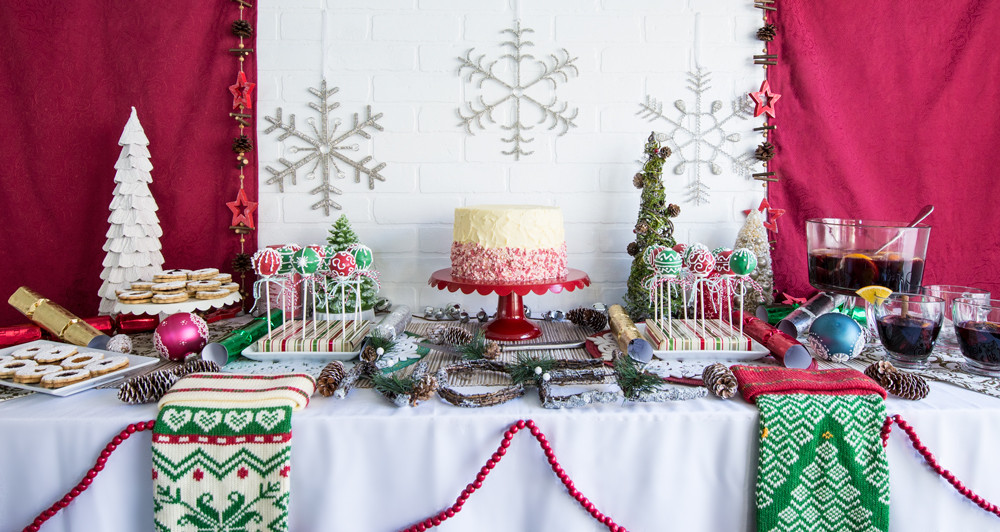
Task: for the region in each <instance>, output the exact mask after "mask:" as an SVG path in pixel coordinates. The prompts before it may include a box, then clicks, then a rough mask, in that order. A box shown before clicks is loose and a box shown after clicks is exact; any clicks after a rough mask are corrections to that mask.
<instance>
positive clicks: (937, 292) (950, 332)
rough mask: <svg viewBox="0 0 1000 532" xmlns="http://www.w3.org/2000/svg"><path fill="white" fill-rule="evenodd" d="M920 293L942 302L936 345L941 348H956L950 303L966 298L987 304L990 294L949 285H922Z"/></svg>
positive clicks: (969, 287)
mask: <svg viewBox="0 0 1000 532" xmlns="http://www.w3.org/2000/svg"><path fill="white" fill-rule="evenodd" d="M920 293H922V294H927V295H929V296H934V297H940V298H941V299H943V300H944V323H943V324H942V325H941V334H940V335H939V336H938V341H937V343H938V345H940V346H941V347H950V348H952V349H956V348H958V338H956V336H955V327H954V325H953V319H952V314H951V312H952V303H954V302H955V300H956V299H959V298H968V299H973V300H976V301H979V302H981V303H985V304H987V305H988V304H989V301H990V293H989V292H988V291H986V290H983V289H981V288H973V287H971V286H956V285H950V284H932V285H924V287H923V288H922V289H921V290H920Z"/></svg>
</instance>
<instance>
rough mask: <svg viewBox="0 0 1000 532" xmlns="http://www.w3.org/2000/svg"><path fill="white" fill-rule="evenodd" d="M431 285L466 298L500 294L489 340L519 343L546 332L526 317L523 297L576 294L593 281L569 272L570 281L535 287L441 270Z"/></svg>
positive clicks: (540, 283) (534, 284)
mask: <svg viewBox="0 0 1000 532" xmlns="http://www.w3.org/2000/svg"><path fill="white" fill-rule="evenodd" d="M427 284H429V285H431V286H433V287H435V288H437V289H439V290H448V291H449V292H457V291H458V290H461V291H462V293H463V294H471V293H472V292H479V293H480V294H482V295H484V296H488V295H490V294H496V295H498V296H500V300H499V301H498V302H497V317H496V318H494V320H493V321H491V322H490V323H489V325H487V326H486V337H487V338H489V339H490V340H505V341H511V342H516V341H518V340H530V339H532V338H537V337H539V336H541V334H542V330H541V329H539V328H538V326H537V325H535V324H534V323H531V321H529V320H528V319H527V318H526V317H525V316H524V303H522V302H521V296H526V295H528V294H529V293H531V292H534V293H536V294H538V295H542V294H545V293H546V292H554V293H559V292H562V291H563V290H567V291H570V292H572V291H573V290H576V289H577V288H584V287H586V286H590V277H588V276H587V274H586V273H584V272H582V271H580V270H574V269H572V268H570V269H569V272H568V273H567V274H566V277H560V278H557V279H549V280H545V281H536V282H531V283H480V282H476V281H471V280H469V279H462V278H460V277H452V276H451V268H445V269H443V270H438V271H436V272H434V273H432V274H431V278H430V280H429V281H427Z"/></svg>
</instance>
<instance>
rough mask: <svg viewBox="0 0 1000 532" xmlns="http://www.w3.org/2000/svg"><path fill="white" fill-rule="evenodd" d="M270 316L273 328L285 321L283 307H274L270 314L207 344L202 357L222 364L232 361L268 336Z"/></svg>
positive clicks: (259, 317)
mask: <svg viewBox="0 0 1000 532" xmlns="http://www.w3.org/2000/svg"><path fill="white" fill-rule="evenodd" d="M268 318H270V322H271V323H270V328H271V329H274V328H276V327H279V326H281V323H282V322H283V321H284V317H283V316H282V312H281V309H280V308H276V309H273V310H272V311H271V314H270V315H269V316H258V317H256V318H254V319H253V320H251V321H250V323H248V324H246V325H244V326H242V327H240V328H239V329H234V330H233V331H231V332H230V333H229V334H227V335H225V336H223V337H222V338H219V339H218V340H217V341H215V342H212V343H210V344H208V345H206V346H205V348H204V349H202V351H201V358H202V359H204V360H210V361H212V362H215V363H216V364H218V365H220V366H222V365H225V364H227V363H229V362H232V361H233V360H235V359H236V358H237V357H239V356H240V353H242V352H243V350H244V349H246V348H247V347H250V346H251V345H253V343H254V342H256V341H257V340H260V339H261V338H263V337H265V336H267V331H268V325H269V324H268Z"/></svg>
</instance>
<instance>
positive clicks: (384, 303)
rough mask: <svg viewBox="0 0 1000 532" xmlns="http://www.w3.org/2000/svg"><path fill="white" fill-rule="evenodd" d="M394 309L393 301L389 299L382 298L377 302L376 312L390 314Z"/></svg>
mask: <svg viewBox="0 0 1000 532" xmlns="http://www.w3.org/2000/svg"><path fill="white" fill-rule="evenodd" d="M391 308H392V301H389V298H386V297H380V298H378V301H376V302H375V312H388V311H389V309H391Z"/></svg>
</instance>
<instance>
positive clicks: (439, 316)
mask: <svg viewBox="0 0 1000 532" xmlns="http://www.w3.org/2000/svg"><path fill="white" fill-rule="evenodd" d="M434 319H436V320H443V319H444V310H443V309H437V310H435V311H434Z"/></svg>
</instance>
